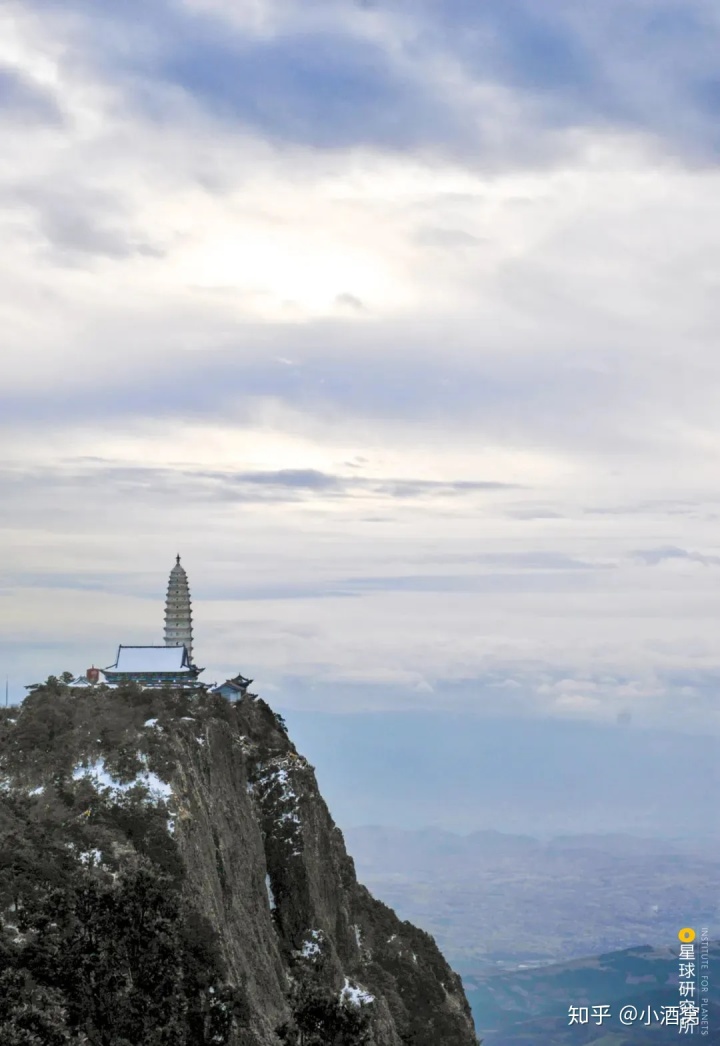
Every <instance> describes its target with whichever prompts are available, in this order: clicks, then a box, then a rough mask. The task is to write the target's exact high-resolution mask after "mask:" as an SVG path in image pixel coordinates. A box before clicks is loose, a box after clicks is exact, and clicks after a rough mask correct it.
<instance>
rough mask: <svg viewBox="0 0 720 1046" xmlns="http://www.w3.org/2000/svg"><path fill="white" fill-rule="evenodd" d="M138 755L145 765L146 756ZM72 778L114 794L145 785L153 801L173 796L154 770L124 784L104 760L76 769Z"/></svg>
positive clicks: (140, 774) (97, 760)
mask: <svg viewBox="0 0 720 1046" xmlns="http://www.w3.org/2000/svg"><path fill="white" fill-rule="evenodd" d="M138 755H139V758H140V759H141V761H142V762H143V763H146V762H147V757H146V756H145V755H143V754H142V753H138ZM72 776H73V781H80V780H82V779H86V780H90V781H92V783H93V784H94V785H95V787H96V788H109V789H110V790H111V791H114V792H128V791H129V790H130V789H131V788H135V787H136V786H137V785H144V787H145V788H147V790H148V791H149V792H150V795H151V796H152V798H153V799H169V798H170V796H171V795H172V788H171V787H170V785H169V784H167V783H166V782H165V781H163V780H161V779H160V778H159V777H158V775H157V774H155V773H153V771H152V770H143V771H142V773H139V774H138V775H137V776H136V777H135V778H134V779H133V780H132V781H128V782H122V781H118V780H116V779H115V778H114V777H113V776H112V775H111V774H110V773H108V771H107V769H106V768H105V760H104V759H96V760H95V762H94V763H90V764H89V765H78V766H76V767H74V769H73V774H72Z"/></svg>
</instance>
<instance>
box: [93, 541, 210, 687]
mask: <svg viewBox="0 0 720 1046" xmlns="http://www.w3.org/2000/svg"><path fill="white" fill-rule="evenodd" d="M204 671H205V670H204V669H203V668H198V667H197V666H196V665H194V664H193V660H192V605H191V601H190V587H189V585H188V579H187V574H186V573H185V570H184V569H183V567H182V566H181V565H180V556H177V557H176V560H175V566H174V567H173V568H172V570H171V571H170V579H169V582H168V588H167V597H166V599H165V645H164V646H124V645H123V644H120V646H119V647H118V652H117V658H116V659H115V664H114V665H109V666H108V667H107V668H104V669H103V670H102V674H103V676H104V677H105V679H106V681H107V682H108V683H110V684H118V683H126V682H135V683H139V684H140V685H141V686H189V685H195V686H197V685H200V686H202V685H203V684H198V683H197V678H198V676H199V675H200V673H201V672H204Z"/></svg>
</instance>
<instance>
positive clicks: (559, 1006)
mask: <svg viewBox="0 0 720 1046" xmlns="http://www.w3.org/2000/svg"><path fill="white" fill-rule="evenodd" d="M678 955H679V946H670V947H664V948H650V947H639V948H629V949H624V950H622V951H616V952H611V953H609V954H605V955H599V956H596V957H593V958H586V959H576V960H574V961H572V962H566V963H557V964H553V965H551V966H543V967H538V968H535V969H531V970H515V971H513V972H499V971H489V972H486V973H485V974H479V975H477V976H475V977H466V978H465V987H466V993H467V996H468V999H469V1001H470V1005H471V1006H472V1009H473V1014H474V1017H475V1024H476V1027H477V1029H478V1033H479V1035H480V1037H481V1038H482V1039H483V1043H484V1046H591V1044H592V1046H645V1044H648V1046H661V1044H665V1043H670V1042H672V1043H677V1042H678V1034H679V1028H678V1025H668V1024H661V1023H660V1020H659V1019H656V1018H655V1014H657V1015H658V1017H660V1015H661V1014H662V1007H663V1006H677V1005H678V1003H679V992H678ZM710 970H711V971H713V970H714V971H716V972H715V974H714V976H715V977H717V971H718V970H720V942H717V941H716V942H713V943H712V944H711V946H710ZM718 998H720V993H718V991H717V985H716V986H715V992H714V996H713V995H712V994H711V996H710V1000H711V1001H710V1002H709V1007H708V1015H707V1020H708V1026H707V1027H708V1029H709V1031H708V1034H707V1036H704V1037H703V1036H701V1035H700V1030H701V1029H700V1027H699V1026H698V1027H696V1028H695V1029H694V1034H693V1041H698V1042H703V1043H708V1044H717V1043H720V1005H718V1003H717V1001H714V1000H717V999H718ZM603 1005H605V1006H608V1008H609V1010H610V1016H609V1018H607V1019H604V1020H602V1021H601V1022H600V1023H598V1018H597V1017H596V1018H593V1017H592V1016H591V1014H590V1015H589V1019H588V1021H587V1023H583V1024H578V1023H574V1024H570V1022H569V1007H570V1006H577V1007H581V1006H587V1007H588V1008H591V1007H593V1006H603ZM624 1006H633V1007H635V1009H636V1011H637V1012H638V1014H642V1013H643V1012H644V1017H641V1018H639V1019H637V1020H636V1021H634V1022H633V1023H632V1024H631V1025H623V1024H622V1023H621V1020H620V1012H621V1009H622V1008H623V1007H624ZM591 1012H592V1011H591ZM648 1022H649V1023H648ZM686 1038H687V1037H686V1036H685V1035H683V1036H682V1040H686Z"/></svg>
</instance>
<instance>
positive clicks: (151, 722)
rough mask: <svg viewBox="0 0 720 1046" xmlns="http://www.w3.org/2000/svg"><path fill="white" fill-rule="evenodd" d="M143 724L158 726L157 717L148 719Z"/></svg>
mask: <svg viewBox="0 0 720 1046" xmlns="http://www.w3.org/2000/svg"><path fill="white" fill-rule="evenodd" d="M143 726H157V719H146V720H145V722H144V723H143Z"/></svg>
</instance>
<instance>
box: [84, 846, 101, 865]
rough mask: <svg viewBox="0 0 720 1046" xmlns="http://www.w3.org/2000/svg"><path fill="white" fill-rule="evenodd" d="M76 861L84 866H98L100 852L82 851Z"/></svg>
mask: <svg viewBox="0 0 720 1046" xmlns="http://www.w3.org/2000/svg"><path fill="white" fill-rule="evenodd" d="M78 860H79V861H80V863H81V864H85V865H96V864H100V863H101V862H102V852H101V851H100V850H83V851H82V853H80V854H78Z"/></svg>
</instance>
